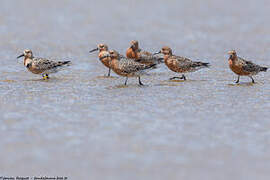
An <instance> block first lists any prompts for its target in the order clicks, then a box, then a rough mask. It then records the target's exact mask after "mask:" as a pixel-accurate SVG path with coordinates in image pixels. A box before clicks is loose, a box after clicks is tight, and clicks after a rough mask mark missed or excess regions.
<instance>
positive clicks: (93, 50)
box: [89, 48, 98, 53]
mask: <svg viewBox="0 0 270 180" xmlns="http://www.w3.org/2000/svg"><path fill="white" fill-rule="evenodd" d="M97 50H98V48H96V49H92V50H91V51H89V52H90V53H92V52H95V51H97Z"/></svg>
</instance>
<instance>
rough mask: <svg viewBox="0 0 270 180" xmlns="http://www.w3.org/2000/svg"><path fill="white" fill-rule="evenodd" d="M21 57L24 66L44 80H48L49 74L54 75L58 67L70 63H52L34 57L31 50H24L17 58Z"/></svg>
mask: <svg viewBox="0 0 270 180" xmlns="http://www.w3.org/2000/svg"><path fill="white" fill-rule="evenodd" d="M21 57H24V62H23V64H24V66H25V67H26V68H27V69H28V70H29V71H30V72H32V73H34V74H42V77H43V79H44V80H46V79H49V74H51V73H56V72H57V71H58V70H59V69H60V67H63V66H64V65H66V66H67V65H70V64H71V62H70V61H52V60H48V59H45V58H37V57H34V56H33V53H32V51H31V50H24V51H23V54H22V55H20V56H18V57H17V58H21Z"/></svg>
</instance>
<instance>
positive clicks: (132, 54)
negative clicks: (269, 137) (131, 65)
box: [126, 48, 139, 59]
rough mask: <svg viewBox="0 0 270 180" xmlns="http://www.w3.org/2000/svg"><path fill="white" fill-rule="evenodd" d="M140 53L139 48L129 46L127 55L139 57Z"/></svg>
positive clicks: (133, 57) (134, 57)
mask: <svg viewBox="0 0 270 180" xmlns="http://www.w3.org/2000/svg"><path fill="white" fill-rule="evenodd" d="M138 53H139V52H138V51H137V50H134V49H132V48H128V50H127V52H126V55H127V57H128V58H132V59H138V58H139V55H138Z"/></svg>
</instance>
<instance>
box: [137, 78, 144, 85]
mask: <svg viewBox="0 0 270 180" xmlns="http://www.w3.org/2000/svg"><path fill="white" fill-rule="evenodd" d="M138 79H139V84H140V85H141V86H143V83H142V82H141V77H140V76H139V77H138Z"/></svg>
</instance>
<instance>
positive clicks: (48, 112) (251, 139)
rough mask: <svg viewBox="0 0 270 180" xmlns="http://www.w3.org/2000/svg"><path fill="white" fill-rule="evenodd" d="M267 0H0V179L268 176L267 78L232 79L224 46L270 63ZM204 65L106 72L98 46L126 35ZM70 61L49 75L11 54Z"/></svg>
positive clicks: (115, 45) (115, 44)
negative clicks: (125, 74)
mask: <svg viewBox="0 0 270 180" xmlns="http://www.w3.org/2000/svg"><path fill="white" fill-rule="evenodd" d="M269 9H270V1H267V0H258V1H252V0H238V1H233V0H227V1H223V0H204V1H201V0H178V1H177V0H167V1H162V0H155V1H153V0H148V1H143V0H136V1H135V0H114V1H113V0H108V1H105V0H100V1H92V0H90V1H87V0H77V1H72V0H58V1H53V0H43V1H35V0H23V1H22V0H13V1H10V0H1V5H0V49H1V50H0V57H1V61H0V63H1V64H0V124H1V126H0V137H1V139H0V159H1V163H0V176H1V175H5V176H17V175H21V176H39V175H44V176H45V175H46V176H67V177H68V178H69V179H134V180H135V179H136V180H137V179H205V180H210V179H219V180H223V179H224V180H227V179H237V180H240V179H243V180H249V179H263V180H264V179H269V176H270V172H269V168H270V161H269V160H270V159H269V158H270V156H269V154H270V150H269V149H270V139H269V138H270V132H269V129H270V122H269V116H270V112H269V108H270V94H269V89H270V75H269V72H267V73H261V74H260V75H258V76H256V77H255V81H256V82H257V83H256V84H254V85H253V84H251V83H249V82H250V79H249V78H245V77H243V78H241V84H240V85H235V84H234V83H233V81H234V80H235V79H236V75H234V74H233V73H232V72H231V71H230V70H229V68H228V65H227V59H228V55H227V51H228V50H231V49H235V50H236V51H237V52H238V54H239V55H240V56H241V57H243V58H246V59H248V60H252V61H254V62H255V63H257V64H260V65H264V66H268V67H270V62H269V59H270V54H269V52H270V51H269V50H270V33H269V32H270V24H269V17H270V11H269ZM133 39H135V40H138V41H139V43H140V47H141V48H142V49H144V50H147V51H150V52H156V51H158V50H160V48H161V47H162V46H164V45H168V46H170V47H171V48H172V49H173V52H174V54H176V55H180V56H185V57H189V58H191V59H194V60H201V61H205V62H209V63H211V65H212V66H211V68H210V69H204V70H201V71H199V72H196V73H193V74H188V75H187V78H188V81H186V82H181V81H179V82H170V81H168V79H169V77H171V76H174V75H175V74H174V73H173V72H170V71H169V70H168V69H167V67H165V66H164V65H162V66H160V68H159V69H156V70H154V71H153V72H152V73H151V75H150V76H145V77H143V78H142V81H143V82H144V83H145V84H146V86H144V87H139V86H138V85H137V80H135V79H134V78H130V80H129V85H128V86H127V87H124V86H121V85H122V84H123V83H124V78H122V77H118V76H117V75H115V74H113V76H114V77H113V78H104V77H103V75H105V74H106V73H107V69H106V68H105V67H104V66H103V65H102V64H101V63H100V62H99V60H98V58H97V53H96V54H95V53H94V54H89V53H88V52H89V50H91V49H93V48H96V46H97V44H98V43H106V44H108V45H109V48H111V49H116V50H118V51H119V52H121V53H122V54H124V53H125V50H126V49H127V48H128V47H129V43H130V41H131V40H133ZM27 48H28V49H31V50H32V51H33V53H34V56H37V57H46V58H53V59H62V60H71V61H72V62H73V65H72V66H71V67H69V68H68V69H67V70H65V71H62V72H59V73H58V74H55V75H52V76H51V79H50V80H49V81H46V82H45V81H42V80H41V77H40V76H37V75H34V74H31V73H30V72H28V71H27V70H26V68H25V67H24V66H23V62H22V59H16V57H17V56H18V55H20V54H21V53H22V52H23V50H24V49H27Z"/></svg>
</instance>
